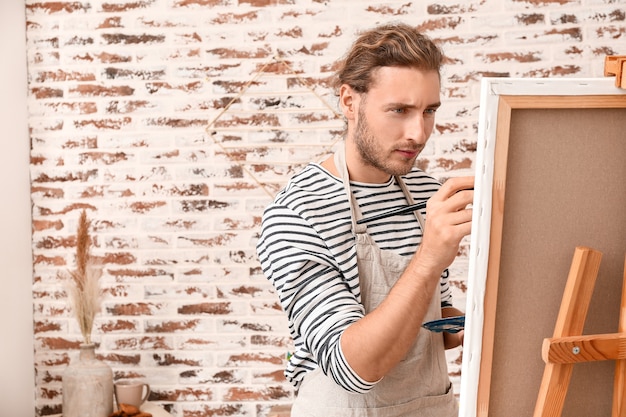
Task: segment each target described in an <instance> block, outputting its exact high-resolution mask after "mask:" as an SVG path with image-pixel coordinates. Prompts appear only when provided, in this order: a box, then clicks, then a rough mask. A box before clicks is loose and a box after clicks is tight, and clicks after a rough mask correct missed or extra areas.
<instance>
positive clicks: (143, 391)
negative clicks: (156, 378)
mask: <svg viewBox="0 0 626 417" xmlns="http://www.w3.org/2000/svg"><path fill="white" fill-rule="evenodd" d="M114 389H115V401H116V402H117V407H118V408H119V406H120V404H129V405H134V406H135V407H137V408H139V407H140V406H141V404H143V403H144V402H145V401H146V400H147V399H148V396H149V395H150V385H148V384H146V383H144V382H141V381H133V380H122V381H117V382H116V383H115V386H114Z"/></svg>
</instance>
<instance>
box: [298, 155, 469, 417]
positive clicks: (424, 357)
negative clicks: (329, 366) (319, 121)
mask: <svg viewBox="0 0 626 417" xmlns="http://www.w3.org/2000/svg"><path fill="white" fill-rule="evenodd" d="M335 165H336V166H337V169H338V170H339V172H340V173H341V178H342V180H343V183H344V186H345V188H346V193H347V194H348V196H350V199H349V200H350V206H351V212H352V216H351V217H352V230H353V231H354V232H355V237H356V251H357V262H358V269H359V283H360V287H361V302H362V303H363V306H364V307H365V312H366V313H369V312H370V311H372V310H374V309H375V308H376V307H377V306H378V305H379V304H380V303H381V302H382V301H383V300H384V299H385V297H386V296H387V294H388V293H389V291H390V289H391V287H393V285H394V284H395V282H396V281H397V279H398V278H399V277H400V275H401V274H402V272H403V271H404V269H405V268H406V266H407V265H408V263H409V261H410V259H409V257H404V256H400V255H397V254H395V253H391V252H389V251H381V250H380V249H379V248H378V245H377V244H376V243H375V242H374V240H373V239H372V238H371V237H370V236H369V235H368V234H367V227H366V226H365V225H363V224H357V223H356V221H357V219H359V218H361V212H360V209H359V206H358V204H357V203H356V200H355V198H354V196H353V194H352V192H351V191H350V182H349V177H348V172H347V168H346V164H345V157H344V151H343V149H341V150H340V151H339V152H337V154H336V155H335ZM397 181H398V182H399V184H400V186H401V187H402V190H403V192H404V195H405V197H406V199H407V201H408V203H409V204H413V198H412V197H411V195H410V193H409V192H408V190H407V188H406V185H405V184H404V182H403V181H402V180H401V179H400V178H399V177H397ZM416 215H417V217H418V220H419V221H420V224H421V226H422V230H423V221H422V218H421V215H419V214H417V213H416ZM437 288H438V287H437ZM437 318H441V305H440V294H439V291H436V294H435V296H434V297H433V300H432V302H431V304H430V306H429V309H428V312H427V315H426V317H425V321H428V320H435V319H437ZM291 416H292V417H457V416H458V406H457V401H456V399H455V397H454V394H453V390H452V386H451V384H450V380H449V378H448V373H447V364H446V357H445V352H444V347H443V337H442V335H441V333H433V332H429V331H426V330H420V332H419V335H418V337H417V340H416V343H415V344H414V346H413V348H412V349H411V350H410V351H409V353H408V354H407V357H406V358H405V359H404V360H402V361H401V362H400V363H399V364H398V365H397V366H396V367H395V368H394V369H392V370H391V371H390V372H389V373H388V374H387V375H386V376H385V377H384V378H383V379H382V380H381V381H380V382H378V384H376V386H375V387H374V388H372V389H371V390H370V391H368V392H367V393H365V394H355V393H350V392H348V391H346V390H344V389H343V388H341V387H340V386H339V385H337V384H336V383H335V382H334V381H333V380H332V379H331V378H329V377H327V376H326V375H324V374H323V373H322V371H321V369H320V368H319V367H318V368H316V369H315V370H314V371H312V372H310V373H308V374H307V375H306V376H305V377H304V380H303V381H302V384H301V386H300V389H299V391H298V395H297V397H296V399H295V402H294V404H293V407H292V411H291Z"/></svg>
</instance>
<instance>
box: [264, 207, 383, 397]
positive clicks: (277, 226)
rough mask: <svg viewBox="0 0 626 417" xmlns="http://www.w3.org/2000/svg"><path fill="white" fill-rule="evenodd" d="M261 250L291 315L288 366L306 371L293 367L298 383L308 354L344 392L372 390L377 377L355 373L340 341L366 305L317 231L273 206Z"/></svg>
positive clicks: (266, 218) (267, 214)
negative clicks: (292, 348)
mask: <svg viewBox="0 0 626 417" xmlns="http://www.w3.org/2000/svg"><path fill="white" fill-rule="evenodd" d="M257 252H258V255H259V260H260V261H261V266H262V268H263V272H264V274H265V275H266V277H267V278H268V279H269V281H270V282H271V283H272V284H273V285H274V287H275V288H276V291H277V293H278V296H279V299H280V303H281V306H282V308H283V309H284V310H285V312H286V313H287V317H288V319H289V327H290V332H291V335H292V337H293V339H294V341H295V344H296V351H295V352H294V355H293V356H292V358H291V359H290V364H289V366H291V367H292V368H294V367H296V368H297V367H299V368H300V369H302V371H301V372H300V373H299V372H298V371H297V370H294V369H292V371H293V379H295V380H296V381H295V383H296V384H297V382H298V379H301V378H302V377H303V376H304V373H306V371H307V369H306V367H307V363H306V362H307V356H309V354H310V356H311V357H312V359H313V360H314V362H315V363H314V364H309V365H308V366H309V368H311V367H313V366H315V364H316V365H317V366H319V367H321V369H322V372H324V374H326V375H327V376H329V377H331V378H332V379H333V380H334V381H335V382H336V383H337V384H338V385H339V386H341V387H342V388H344V389H345V390H347V391H349V392H355V393H364V392H367V391H369V390H370V389H371V388H373V387H374V386H375V385H376V382H377V381H376V382H373V383H372V382H367V381H365V380H363V379H362V378H360V377H359V376H358V375H357V374H356V372H354V370H353V369H352V368H351V367H350V366H349V365H348V363H347V361H346V359H345V357H344V354H343V352H342V350H341V343H340V339H341V335H342V334H343V332H344V331H345V329H346V328H347V327H348V326H349V325H351V324H352V323H354V322H356V321H358V320H359V319H361V318H362V317H363V316H364V315H365V312H364V309H363V306H362V305H361V303H360V302H359V300H358V299H357V296H356V295H355V294H354V292H353V291H351V289H350V287H349V286H348V284H347V283H346V281H345V280H344V279H343V276H342V274H341V272H340V270H339V267H338V265H336V264H335V262H334V258H333V257H332V256H331V253H330V251H329V250H328V248H327V246H326V243H325V242H324V241H323V240H322V239H321V238H320V237H319V235H318V234H317V233H316V232H315V230H314V229H313V228H312V227H311V226H310V225H309V224H307V222H306V221H305V220H304V219H302V218H301V217H300V216H298V215H297V214H295V213H294V212H293V211H291V210H289V209H287V208H285V207H280V206H276V205H274V206H270V207H269V208H268V209H267V210H266V212H265V214H264V218H263V228H262V232H261V237H260V239H259V242H258V244H257ZM355 267H356V266H355ZM309 360H310V359H309ZM292 382H294V381H292Z"/></svg>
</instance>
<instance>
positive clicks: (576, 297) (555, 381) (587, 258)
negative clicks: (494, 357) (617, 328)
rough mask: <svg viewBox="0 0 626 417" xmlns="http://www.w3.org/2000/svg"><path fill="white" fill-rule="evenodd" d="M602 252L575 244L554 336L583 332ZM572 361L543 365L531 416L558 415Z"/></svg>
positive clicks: (574, 334) (566, 387)
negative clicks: (569, 362) (536, 398)
mask: <svg viewBox="0 0 626 417" xmlns="http://www.w3.org/2000/svg"><path fill="white" fill-rule="evenodd" d="M601 260H602V254H601V253H600V252H598V251H595V250H593V249H591V248H587V247H582V246H580V247H577V248H576V250H575V251H574V257H573V259H572V264H571V267H570V271H569V275H568V278H567V283H566V285H565V290H564V292H563V300H562V302H561V308H560V310H559V314H558V317H557V320H556V326H555V328H554V334H553V337H554V338H560V337H567V336H580V335H582V331H583V327H584V325H585V318H586V316H587V311H588V309H589V303H590V301H591V295H592V294H593V288H594V286H595V282H596V278H597V276H598V270H599V268H600V261H601ZM572 370H573V364H554V363H548V364H546V367H545V369H544V373H543V378H542V381H541V386H540V388H539V395H538V400H537V403H536V405H535V412H534V414H533V415H534V417H558V416H560V415H561V413H562V411H563V405H564V403H565V396H566V395H567V389H568V387H569V382H570V379H571V376H572Z"/></svg>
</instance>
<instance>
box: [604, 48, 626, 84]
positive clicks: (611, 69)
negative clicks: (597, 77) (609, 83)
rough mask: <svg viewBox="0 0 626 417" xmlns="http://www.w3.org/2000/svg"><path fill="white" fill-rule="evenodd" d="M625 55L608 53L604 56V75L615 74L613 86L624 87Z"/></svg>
mask: <svg viewBox="0 0 626 417" xmlns="http://www.w3.org/2000/svg"><path fill="white" fill-rule="evenodd" d="M625 73H626V55H608V56H606V57H605V58H604V76H605V77H609V76H613V75H614V76H615V87H618V88H626V76H624V74H625Z"/></svg>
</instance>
